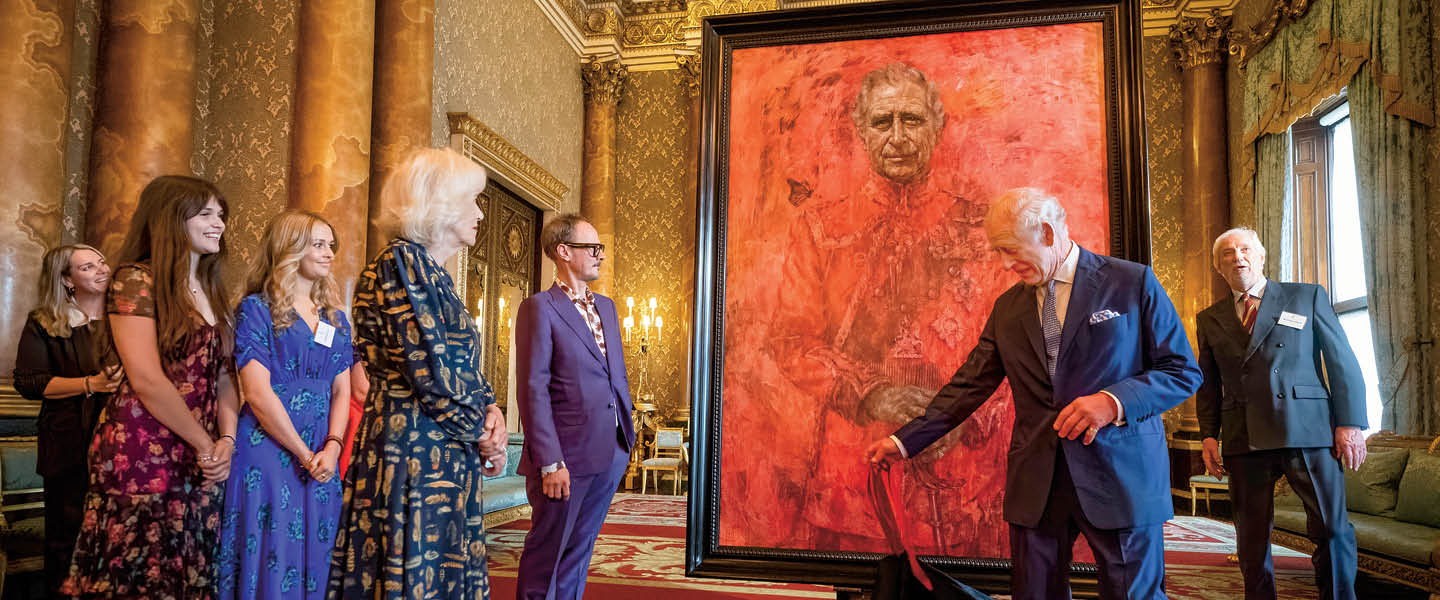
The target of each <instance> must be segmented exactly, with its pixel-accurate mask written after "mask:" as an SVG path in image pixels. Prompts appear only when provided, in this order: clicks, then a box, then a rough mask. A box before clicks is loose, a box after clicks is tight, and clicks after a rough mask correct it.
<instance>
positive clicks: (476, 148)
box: [445, 113, 570, 211]
mask: <svg viewBox="0 0 1440 600" xmlns="http://www.w3.org/2000/svg"><path fill="white" fill-rule="evenodd" d="M445 116H446V118H447V119H448V120H449V121H450V135H451V136H452V139H453V136H456V135H458V136H460V137H461V140H460V143H459V144H458V145H455V148H456V149H457V150H459V151H460V153H461V154H464V155H465V156H468V157H470V158H471V159H474V160H475V162H478V163H480V164H482V165H484V166H485V168H486V169H489V170H490V176H491V177H496V178H498V179H499V180H501V181H503V182H504V183H505V184H506V186H507V187H510V188H511V191H514V192H515V193H517V194H520V195H521V196H523V197H525V198H526V199H527V200H530V201H532V202H534V203H535V204H536V205H537V206H540V207H541V208H543V209H545V210H557V211H558V210H560V202H561V200H563V199H564V198H565V194H567V193H569V192H570V188H568V187H566V186H565V184H564V183H561V182H560V179H559V178H558V177H555V176H554V175H551V174H550V172H549V171H546V170H545V167H542V166H540V164H539V163H537V162H535V161H534V160H531V159H530V157H529V156H526V155H525V153H524V152H521V151H520V149H519V148H516V147H515V145H514V144H511V143H510V141H509V140H506V139H505V138H504V137H502V136H501V135H500V134H498V133H495V130H493V129H490V128H489V127H487V126H485V124H484V123H481V122H480V120H479V119H476V118H474V117H471V116H470V114H469V113H448V114H446V115H445ZM452 144H453V142H452Z"/></svg>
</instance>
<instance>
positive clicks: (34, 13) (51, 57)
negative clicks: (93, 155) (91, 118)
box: [0, 0, 75, 379]
mask: <svg viewBox="0 0 1440 600" xmlns="http://www.w3.org/2000/svg"><path fill="white" fill-rule="evenodd" d="M74 25H75V3H74V2H73V0H38V1H34V2H15V1H0V81H3V82H5V86H6V87H5V92H4V93H0V181H3V182H5V194H4V196H3V197H0V239H4V240H5V245H6V246H8V247H9V251H8V252H0V378H5V379H9V377H10V373H11V371H13V370H14V369H15V345H16V343H17V342H18V341H19V339H20V330H21V329H23V328H24V326H25V315H26V313H28V312H30V309H31V308H33V307H34V304H35V297H36V291H37V290H36V286H37V284H38V282H39V279H40V259H41V257H42V256H44V254H45V251H46V250H48V249H49V248H50V247H51V246H54V245H56V244H57V243H59V242H60V218H61V211H62V208H61V207H62V204H63V202H64V199H65V120H66V116H67V115H66V109H67V108H68V107H69V99H70V41H71V38H72V37H73V32H74V30H75V27H74Z"/></svg>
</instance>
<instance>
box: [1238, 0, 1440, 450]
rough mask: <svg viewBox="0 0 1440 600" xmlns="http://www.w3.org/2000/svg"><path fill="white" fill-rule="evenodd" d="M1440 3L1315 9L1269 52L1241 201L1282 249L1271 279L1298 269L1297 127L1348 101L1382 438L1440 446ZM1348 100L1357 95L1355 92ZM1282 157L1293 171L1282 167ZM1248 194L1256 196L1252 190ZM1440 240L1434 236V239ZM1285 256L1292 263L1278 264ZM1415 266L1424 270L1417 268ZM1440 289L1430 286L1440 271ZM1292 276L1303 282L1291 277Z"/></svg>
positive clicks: (1261, 68) (1251, 65) (1248, 127)
mask: <svg viewBox="0 0 1440 600" xmlns="http://www.w3.org/2000/svg"><path fill="white" fill-rule="evenodd" d="M1436 4H1437V3H1436V1H1435V0H1314V1H1313V2H1311V3H1310V4H1309V8H1308V10H1307V11H1306V12H1305V14H1304V15H1303V16H1301V17H1300V18H1299V19H1297V20H1295V21H1294V22H1291V23H1289V24H1287V25H1285V26H1283V27H1282V28H1281V29H1280V30H1279V31H1277V32H1276V34H1275V36H1274V37H1273V38H1272V39H1271V40H1270V41H1269V42H1268V43H1266V44H1265V45H1264V46H1263V47H1261V48H1258V49H1251V51H1250V52H1251V54H1250V56H1249V60H1248V62H1247V64H1246V66H1245V70H1244V71H1243V78H1244V81H1243V86H1244V88H1243V95H1242V100H1241V101H1242V102H1243V104H1242V106H1241V107H1240V119H1241V123H1240V131H1241V132H1242V136H1243V137H1242V142H1244V145H1243V146H1241V147H1242V148H1244V149H1245V150H1244V151H1245V152H1246V153H1247V154H1249V153H1250V151H1251V150H1253V154H1254V156H1253V157H1251V156H1244V157H1242V160H1241V164H1240V169H1241V173H1240V177H1239V178H1238V181H1239V182H1241V183H1242V185H1243V186H1244V187H1242V188H1241V189H1240V190H1237V201H1239V202H1253V203H1254V204H1253V206H1254V207H1255V214H1256V223H1255V227H1256V229H1257V231H1258V232H1259V233H1260V235H1261V237H1262V238H1263V239H1264V241H1265V242H1266V244H1267V245H1268V246H1271V247H1272V251H1271V257H1270V263H1271V265H1272V266H1271V269H1270V271H1271V272H1270V273H1267V274H1268V275H1270V276H1272V277H1276V276H1277V275H1278V276H1280V277H1283V276H1285V275H1286V274H1287V270H1288V268H1289V267H1292V266H1293V263H1292V261H1293V257H1291V256H1289V250H1288V248H1289V246H1290V244H1289V240H1288V239H1286V236H1287V235H1288V232H1289V230H1290V227H1289V221H1288V220H1287V219H1288V218H1290V215H1287V210H1289V206H1290V203H1289V202H1288V201H1287V199H1288V197H1289V194H1288V193H1287V192H1288V190H1287V189H1286V188H1285V186H1286V185H1288V183H1289V181H1290V175H1289V162H1288V158H1289V142H1288V139H1286V137H1285V134H1286V132H1288V130H1289V128H1290V126H1291V125H1292V124H1293V123H1294V122H1295V121H1296V120H1297V119H1298V118H1299V117H1302V116H1305V115H1306V114H1308V113H1309V112H1310V111H1311V110H1313V109H1314V107H1315V106H1317V105H1318V104H1319V103H1320V102H1321V101H1323V100H1324V99H1326V98H1328V97H1330V96H1332V95H1334V94H1336V93H1339V92H1340V91H1342V90H1345V91H1347V94H1348V97H1349V100H1350V118H1351V127H1352V132H1353V136H1354V137H1353V139H1354V151H1355V166H1356V170H1357V179H1358V181H1357V182H1356V183H1357V187H1358V191H1359V195H1360V198H1359V201H1360V218H1361V229H1362V243H1363V244H1364V247H1365V255H1366V261H1367V264H1366V286H1367V288H1368V289H1369V304H1370V315H1371V324H1372V331H1373V335H1374V342H1375V359H1376V366H1377V367H1378V370H1379V374H1380V393H1381V397H1382V402H1383V403H1384V413H1383V417H1382V423H1381V424H1382V426H1384V427H1386V428H1389V429H1394V430H1396V431H1397V432H1399V433H1411V434H1424V435H1434V434H1436V433H1440V364H1436V363H1437V362H1440V361H1437V360H1436V359H1435V358H1433V356H1432V355H1433V353H1434V352H1435V350H1434V346H1435V339H1436V337H1440V335H1437V334H1440V330H1437V328H1440V319H1437V318H1435V317H1436V316H1437V313H1440V266H1432V265H1431V264H1430V263H1431V261H1430V260H1429V258H1430V257H1435V258H1436V259H1440V228H1434V229H1432V228H1431V227H1430V223H1431V221H1432V220H1434V221H1435V222H1436V223H1437V224H1440V217H1432V216H1431V215H1433V214H1435V213H1437V212H1440V192H1437V191H1436V190H1435V187H1436V185H1437V183H1440V181H1436V177H1432V175H1431V174H1430V169H1431V168H1432V167H1433V168H1440V164H1434V165H1432V164H1430V161H1431V156H1432V155H1434V156H1436V157H1437V159H1440V148H1437V144H1440V140H1432V139H1431V138H1432V137H1434V136H1435V135H1436V134H1435V133H1434V132H1433V131H1432V130H1433V129H1434V126H1435V116H1436V104H1435V100H1436V94H1435V82H1436V79H1437V77H1440V75H1437V74H1436V70H1437V67H1440V65H1437V64H1436V60H1435V54H1436V52H1437V50H1436V48H1435V46H1436V45H1440V30H1437V28H1436V26H1437V25H1440V22H1437V19H1440V17H1437V16H1436V12H1437V11H1440V8H1437V6H1436ZM1347 88H1348V89H1347ZM1281 157H1284V159H1285V160H1286V161H1285V162H1284V163H1283V165H1282V163H1281V162H1280V160H1281ZM1247 188H1248V189H1247ZM1432 230H1433V231H1435V232H1437V233H1434V234H1432V233H1431V231H1432ZM1275 249H1279V250H1280V252H1275V251H1274V250H1275ZM1416 265H1422V266H1421V267H1419V268H1417V266H1416ZM1432 270H1433V271H1435V275H1436V276H1435V277H1433V278H1432V277H1431V271H1432ZM1292 272H1293V271H1292Z"/></svg>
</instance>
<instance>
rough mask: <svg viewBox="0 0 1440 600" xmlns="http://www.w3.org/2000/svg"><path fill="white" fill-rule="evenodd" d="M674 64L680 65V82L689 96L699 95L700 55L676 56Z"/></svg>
mask: <svg viewBox="0 0 1440 600" xmlns="http://www.w3.org/2000/svg"><path fill="white" fill-rule="evenodd" d="M675 64H677V65H680V84H681V85H683V86H685V92H686V93H688V94H690V97H691V98H694V97H696V96H699V95H700V55H698V54H689V55H684V56H676V57H675Z"/></svg>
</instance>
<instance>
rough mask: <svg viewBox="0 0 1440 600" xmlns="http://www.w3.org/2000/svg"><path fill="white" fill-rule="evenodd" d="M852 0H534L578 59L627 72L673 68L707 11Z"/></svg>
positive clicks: (695, 38) (696, 37) (694, 40)
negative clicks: (606, 61) (604, 61)
mask: <svg viewBox="0 0 1440 600" xmlns="http://www.w3.org/2000/svg"><path fill="white" fill-rule="evenodd" d="M856 1H857V0H795V1H792V0H535V3H536V4H537V5H539V6H540V9H541V10H542V11H544V13H545V15H546V16H548V17H549V18H550V21H551V22H552V23H554V24H555V27H556V29H558V30H560V35H562V36H564V38H565V40H566V41H568V42H569V43H570V46H571V47H572V48H574V49H575V53H576V54H577V55H579V56H580V57H581V59H584V60H593V59H597V58H608V57H610V56H612V55H619V56H620V62H621V63H622V64H624V65H625V66H626V67H627V68H629V69H630V70H631V71H651V70H657V69H675V68H679V66H680V65H679V64H678V63H677V62H676V58H677V57H678V56H687V55H690V54H694V52H695V50H696V49H697V48H699V46H700V22H701V20H703V19H704V18H705V17H708V16H711V15H730V14H737V13H747V12H759V11H766V10H776V9H780V8H793V7H798V6H820V5H824V4H850V3H854V2H856Z"/></svg>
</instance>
